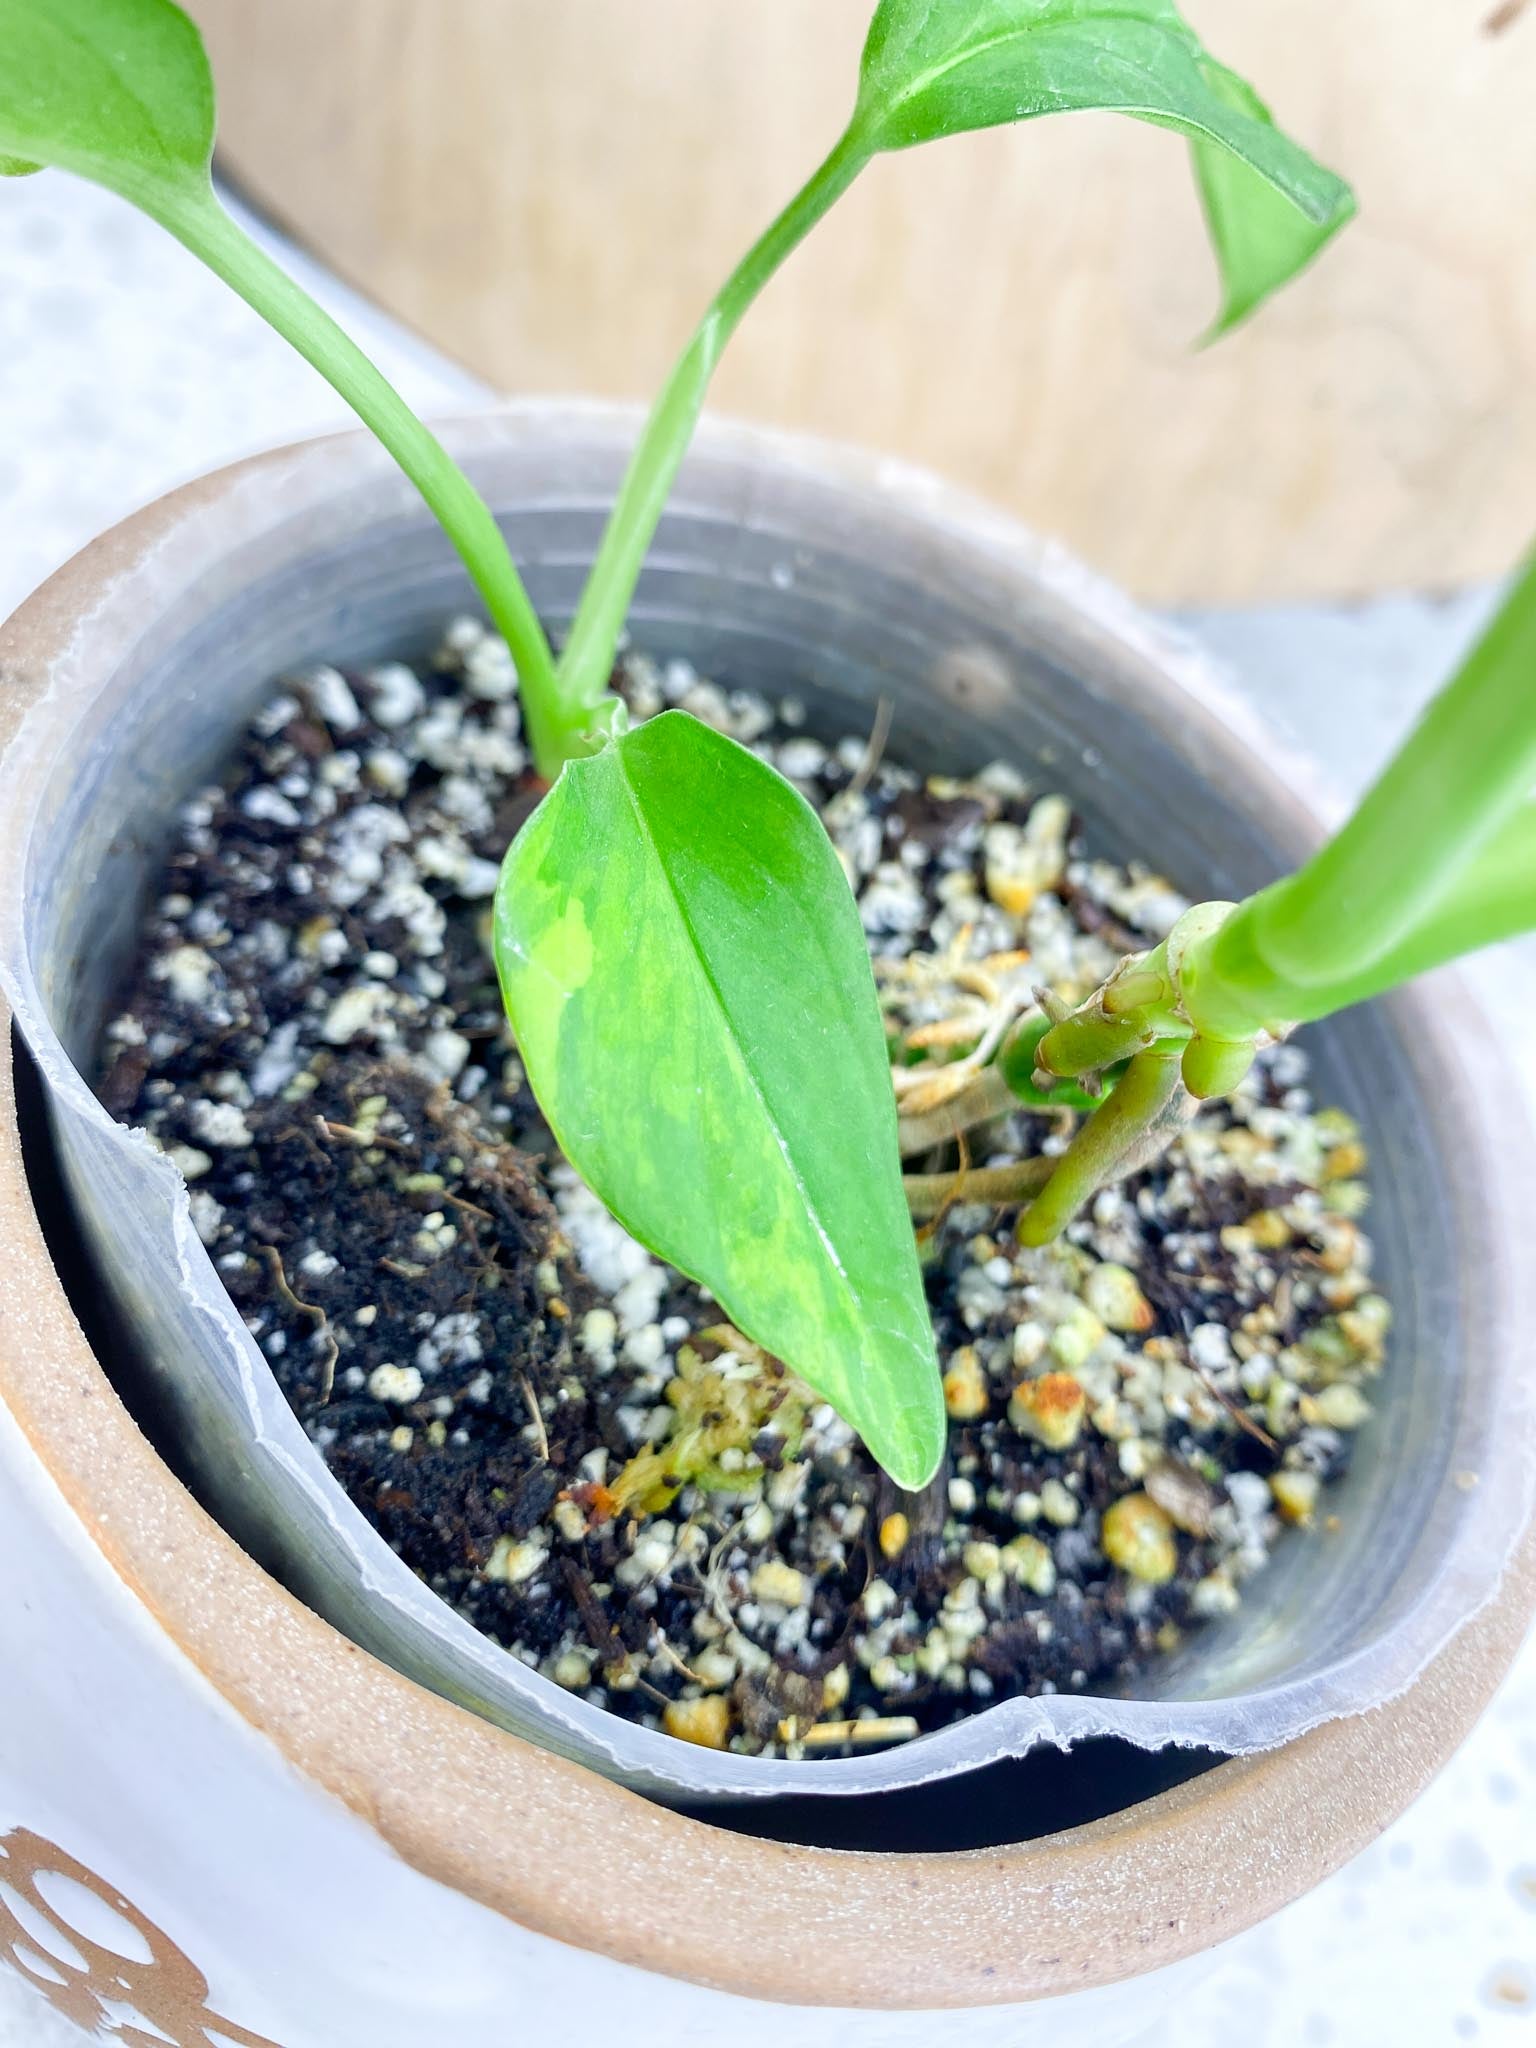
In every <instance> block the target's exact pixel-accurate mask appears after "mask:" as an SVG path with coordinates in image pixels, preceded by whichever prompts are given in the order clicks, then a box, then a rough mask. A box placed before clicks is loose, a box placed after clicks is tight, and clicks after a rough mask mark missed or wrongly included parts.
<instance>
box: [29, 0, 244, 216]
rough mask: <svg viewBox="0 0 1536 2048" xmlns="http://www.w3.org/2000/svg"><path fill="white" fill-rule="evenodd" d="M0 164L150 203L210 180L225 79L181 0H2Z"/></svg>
mask: <svg viewBox="0 0 1536 2048" xmlns="http://www.w3.org/2000/svg"><path fill="white" fill-rule="evenodd" d="M0 52H3V69H0V159H3V160H4V162H5V165H6V168H7V169H9V168H11V167H12V166H17V165H21V166H26V167H28V168H36V167H37V166H40V165H43V164H52V165H54V166H55V167H56V168H58V169H60V170H66V171H75V172H77V173H78V174H79V175H80V176H81V177H85V178H92V179H94V180H95V181H96V183H97V184H100V185H106V186H109V187H110V188H111V189H112V190H113V191H114V192H121V193H122V194H123V195H124V197H125V198H129V199H133V200H136V201H137V202H138V203H139V204H141V205H142V204H144V203H146V202H147V201H148V200H149V199H150V198H151V197H152V196H153V195H154V194H156V193H162V194H163V193H167V192H182V191H185V190H186V189H187V188H188V187H189V186H193V187H195V186H201V185H205V184H206V182H207V178H208V164H209V159H210V158H211V156H212V154H213V130H214V106H213V79H212V77H211V75H210V73H209V70H208V59H207V57H206V56H205V55H204V53H203V44H202V38H201V37H200V36H199V35H198V32H197V30H196V29H195V28H194V27H193V25H192V23H191V22H190V21H189V20H188V19H187V17H186V16H185V15H184V14H183V13H182V11H181V9H180V8H179V7H174V6H172V5H171V0H0Z"/></svg>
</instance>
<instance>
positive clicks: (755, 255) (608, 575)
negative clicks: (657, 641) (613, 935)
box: [560, 127, 869, 701]
mask: <svg viewBox="0 0 1536 2048" xmlns="http://www.w3.org/2000/svg"><path fill="white" fill-rule="evenodd" d="M868 161H869V150H868V148H867V147H866V146H865V145H864V144H863V143H862V142H861V141H860V140H859V139H858V137H857V136H856V134H855V131H854V129H853V128H851V127H850V128H849V129H848V130H847V132H846V133H845V134H844V135H843V136H842V138H841V139H840V141H839V142H838V144H837V146H836V148H835V149H833V150H832V152H831V153H830V155H828V156H827V157H826V158H825V159H824V160H823V162H822V163H821V164H820V165H819V166H818V167H817V169H816V170H815V171H813V172H812V174H811V176H810V177H809V178H808V179H807V180H806V182H805V183H804V184H803V185H802V186H801V188H800V190H799V191H798V192H797V193H796V194H795V196H794V198H793V199H791V201H790V202H789V204H788V206H786V207H785V208H784V210H783V212H782V213H780V214H779V215H778V217H777V218H776V219H775V220H774V221H773V222H772V223H771V224H770V225H769V226H768V227H767V228H766V229H765V230H764V231H763V233H762V234H761V235H760V236H759V237H758V239H757V240H756V241H755V242H754V243H753V244H752V247H751V248H750V249H749V250H748V251H747V253H746V255H745V256H743V258H742V259H741V261H740V263H738V264H737V266H736V268H735V269H734V270H733V271H732V272H731V274H730V276H729V277H728V278H727V279H726V281H725V283H724V284H723V285H722V286H721V288H720V290H719V291H718V292H717V293H716V295H715V297H714V298H713V299H712V300H711V301H710V305H709V310H708V311H707V312H706V313H705V315H704V318H703V319H702V320H701V321H700V322H699V324H698V326H697V327H696V328H695V329H694V332H693V335H692V337H691V338H690V340H689V342H688V346H687V347H686V348H685V349H684V350H683V353H682V354H681V356H679V358H678V360H677V363H676V365H675V367H674V368H673V371H672V374H671V376H670V377H668V379H667V381H666V383H665V385H664V386H663V387H662V390H661V394H660V396H659V397H658V398H657V399H656V402H655V404H654V405H653V406H652V407H651V411H650V414H649V416H648V418H647V419H646V423H645V426H644V427H643V429H642V430H641V434H640V439H639V441H638V442H637V443H636V446H635V450H634V453H633V455H632V456H631V457H630V460H629V467H628V469H627V470H626V471H625V475H624V481H623V483H622V484H621V485H620V486H619V493H618V497H617V498H616V499H615V501H614V507H613V512H612V514H611V515H610V517H609V521H608V525H607V528H606V530H605V531H604V534H603V538H602V541H601V543H600V544H599V547H598V551H597V558H596V560H595V561H594V562H593V564H592V569H591V572H590V574H589V575H588V577H587V581H586V585H585V587H584V589H583V590H582V593H581V600H580V602H579V604H578V605H577V608H576V616H575V618H574V620H573V621H572V623H571V631H570V636H569V638H568V639H567V641H566V643H565V647H564V650H563V652H562V653H561V656H560V675H561V679H562V683H563V685H564V687H565V688H566V689H567V690H568V691H569V692H570V694H571V695H572V696H573V697H574V698H575V699H576V700H578V701H587V700H590V699H591V698H592V697H593V696H594V695H595V693H597V692H598V691H600V690H601V689H602V688H603V687H604V686H605V685H606V682H607V679H608V674H609V671H610V669H611V668H612V666H613V656H614V649H615V648H616V647H617V645H618V642H619V635H620V634H621V633H622V632H623V630H624V620H625V618H626V616H627V615H628V612H629V603H630V599H631V598H632V597H633V596H634V593H635V585H636V583H637V582H638V581H639V577H640V569H641V565H642V563H643V562H644V560H645V556H646V551H647V550H648V548H649V547H650V544H651V541H652V539H653V537H654V535H655V532H656V527H657V524H658V522H659V521H660V518H661V515H662V512H663V510H664V509H665V507H666V503H667V499H668V497H669V496H670V494H671V490H672V485H673V483H674V482H675V480H676V477H677V472H678V470H679V469H680V468H681V466H682V461H683V457H684V456H685V455H686V453H687V452H688V444H689V442H690V441H691V439H692V438H693V430H694V427H695V426H696V425H697V423H698V418H699V414H700V412H701V411H702V410H703V406H704V396H705V393H706V391H707V390H708V388H709V380H710V378H711V377H712V376H713V375H714V371H715V365H716V364H717V363H718V362H719V360H720V358H721V356H722V355H723V354H724V352H725V346H726V343H727V342H728V341H729V340H730V338H731V336H732V335H733V334H734V333H735V331H736V328H737V326H738V325H739V324H740V321H741V318H742V315H743V314H744V313H745V312H746V311H747V308H748V307H749V306H750V305H751V304H752V301H753V300H754V299H755V298H756V297H757V295H758V293H759V292H760V291H761V290H762V289H763V287H764V285H766V284H767V282H768V280H769V279H770V278H771V277H772V276H773V274H774V272H775V271H776V270H777V269H778V268H779V266H780V265H781V264H782V263H783V261H784V259H785V258H786V257H787V256H788V255H789V254H790V253H791V251H793V250H794V249H795V248H797V247H798V246H799V244H800V243H801V242H802V241H803V240H804V239H805V237H806V236H807V235H808V234H809V233H810V231H811V229H812V228H813V227H814V226H815V225H816V223H817V222H818V221H819V220H820V219H821V218H822V216H823V214H825V213H826V212H827V211H828V209H829V208H830V207H831V206H832V205H833V204H834V202H835V201H836V200H838V199H840V198H841V197H842V195H843V193H844V192H846V191H847V189H848V187H849V186H850V185H851V184H852V183H853V181H854V179H855V178H856V177H857V176H858V174H859V172H860V171H861V170H863V168H864V166H865V165H866V164H867V163H868Z"/></svg>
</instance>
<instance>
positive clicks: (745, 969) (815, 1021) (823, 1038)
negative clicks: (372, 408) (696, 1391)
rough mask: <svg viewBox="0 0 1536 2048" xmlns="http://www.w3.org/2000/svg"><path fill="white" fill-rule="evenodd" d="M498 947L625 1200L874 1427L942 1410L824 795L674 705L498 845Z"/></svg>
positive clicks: (564, 1119) (917, 1462) (562, 1121)
mask: <svg viewBox="0 0 1536 2048" xmlns="http://www.w3.org/2000/svg"><path fill="white" fill-rule="evenodd" d="M495 944H496V961H497V966H498V969H499V971H500V975H501V983H502V990H503V993H504V995H505V998H506V1004H507V1010H508V1013H509V1015H510V1016H511V1019H512V1024H513V1028H514V1030H515V1031H516V1033H517V1042H518V1048H519V1051H520V1052H521V1054H522V1057H523V1059H524V1061H525V1063H526V1065H527V1069H528V1075H529V1078H530V1080H531V1081H532V1083H533V1087H534V1090H535V1092H536V1093H537V1095H538V1098H539V1102H540V1104H541V1105H542V1107H543V1110H544V1113H545V1115H546V1116H547V1117H548V1119H549V1122H550V1126H551V1128H552V1129H553V1131H554V1133H555V1136H556V1137H557V1138H558V1140H559V1142H560V1144H561V1146H562V1148H563V1150H564V1151H565V1154H566V1156H567V1158H568V1159H570V1161H571V1162H572V1164H573V1165H574V1166H575V1167H576V1169H577V1171H578V1172H579V1173H581V1174H582V1176H583V1177H584V1179H585V1180H586V1181H587V1183H588V1184H589V1186H590V1187H591V1188H592V1189H593V1190H594V1192H595V1193H596V1194H597V1195H599V1196H600V1197H601V1199H602V1200H603V1201H604V1202H605V1203H606V1204H607V1205H608V1207H609V1209H611V1210H612V1212H613V1214H614V1215H615V1216H616V1217H617V1218H618V1219H619V1221H620V1222H621V1223H622V1224H624V1226H625V1228H626V1229H628V1230H629V1231H631V1232H632V1233H633V1234H634V1235H635V1236H636V1237H638V1238H639V1239H640V1240H641V1241H642V1242H643V1243H644V1244H646V1245H648V1246H649V1247H650V1248H651V1249H652V1250H653V1251H655V1252H656V1253H658V1254H659V1256H660V1257H662V1258H664V1259H666V1260H668V1261H669V1262H670V1263H671V1264H673V1265H675V1266H678V1267H680V1268H681V1269H682V1271H684V1272H685V1273H688V1274H690V1275H691V1276H692V1277H693V1278H694V1279H695V1280H698V1281H700V1282H701V1283H702V1284H703V1285H704V1286H706V1287H707V1288H709V1289H710V1291H711V1292H712V1293H713V1294H714V1295H715V1296H716V1297H717V1298H718V1300H719V1301H720V1303H721V1305H722V1307H723V1308H724V1309H725V1312H726V1313H727V1315H729V1317H730V1318H731V1320H732V1321H733V1322H734V1323H735V1324H736V1326H737V1327H738V1328H739V1329H740V1330H742V1331H743V1332H744V1333H745V1334H746V1335H747V1336H748V1337H750V1338H752V1339H753V1340H754V1341H755V1342H756V1343H758V1344H761V1345H762V1346H763V1347H764V1349H765V1350H768V1351H771V1352H772V1353H774V1354H775V1356H777V1357H779V1358H782V1359H783V1360H784V1362H785V1363H786V1364H787V1365H789V1366H790V1367H791V1368H792V1369H793V1370H794V1371H795V1372H797V1373H798V1374H799V1375H800V1376H801V1377H802V1378H803V1379H804V1380H806V1381H807V1382H808V1383H809V1384H810V1385H811V1386H812V1387H813V1388H814V1389H815V1390H816V1392H817V1393H819V1394H821V1395H822V1396H823V1397H824V1398H825V1399H826V1400H828V1401H830V1402H831V1403H832V1405H833V1406H834V1407H835V1408H836V1409H837V1410H838V1412H839V1413H840V1414H841V1415H842V1416H843V1417H844V1418H845V1419H846V1420H847V1421H848V1422H850V1423H851V1424H852V1425H853V1427H854V1428H855V1429H857V1430H858V1431H859V1432H860V1434H861V1435H862V1436H863V1438H864V1441H865V1443H866V1444H867V1445H868V1447H869V1449H870V1451H871V1453H872V1454H873V1455H874V1457H876V1458H877V1459H878V1460H879V1461H880V1463H881V1464H882V1465H883V1466H884V1467H885V1468H886V1470H887V1471H888V1472H889V1473H890V1474H891V1476H892V1478H893V1479H895V1480H896V1481H897V1482H898V1484H900V1485H902V1486H906V1487H912V1488H916V1487H919V1486H922V1485H925V1484H926V1483H927V1481H928V1480H929V1479H930V1478H932V1476H933V1474H934V1472H935V1470H936V1469H937V1467H938V1464H939V1460H940V1458H941V1456H942V1454H943V1447H944V1440H945V1417H944V1405H943V1398H942V1392H941V1388H940V1384H939V1376H938V1369H937V1364H936V1361H935V1356H934V1342H933V1330H932V1325H931V1323H930V1321H929V1317H928V1311H927V1307H926V1304H925V1302H924V1298H923V1289H922V1282H921V1278H920V1274H919V1269H918V1260H917V1249H916V1245H915V1243H914V1240H913V1236H912V1227H911V1222H910V1219H909V1217H908V1214H907V1208H906V1201H905V1197H904V1195H903V1192H902V1184H901V1168H900V1161H899V1158H898V1154H897V1147H896V1110H895V1102H894V1096H893V1092H892V1088H891V1077H890V1066H889V1061H888V1057H887V1052H886V1046H885V1036H884V1032H883V1030H882V1028H881V1023H880V1014H879V1007H878V1004H877V1002H876V999H875V993H874V981H873V976H872V974H871V970H870V965H869V954H868V950H867V947H866V944H865V939H864V934H863V932H862V930H861V929H860V925H859V919H858V914H857V912H856V910H855V907H854V903H853V898H852V895H851V893H850V891H849V888H848V883H847V881H846V879H845V877H844V875H843V871H842V869H841V867H840V865H839V864H838V860H837V857H836V855H835V854H834V852H833V850H832V847H831V844H830V842H829V841H828V839H827V836H826V833H825V831H824V829H823V827H822V825H821V822H820V820H819V819H818V818H817V816H816V814H815V812H814V811H813V810H812V809H811V808H810V806H809V805H808V804H807V803H806V802H805V801H804V799H803V798H802V797H801V796H800V795H799V794H798V793H797V792H796V791H795V790H794V789H793V788H791V786H790V784H789V783H787V782H786V781H785V780H784V779H783V778H782V777H781V776H779V775H777V774H775V773H774V771H773V770H772V769H771V768H768V767H766V766H765V765H764V764H763V763H762V762H761V761H759V760H757V759H756V757H755V756H753V755H751V754H749V753H748V752H747V751H746V750H745V749H744V748H742V747H739V746H737V745H736V744H735V742H734V741H732V740H727V739H723V738H722V737H721V736H720V735H719V734H718V733H715V732H712V731H711V730H710V729H709V728H708V727H707V726H704V725H701V724H699V723H698V722H697V720H695V719H692V718H690V717H688V716H687V715H686V714H684V713H682V712H666V713H664V714H663V715H662V716H661V717H659V718H655V719H652V720H651V721H650V722H649V723H647V724H645V725H642V726H640V727H639V728H638V729H637V730H635V731H634V732H631V733H628V734H625V735H624V736H623V737H621V738H619V739H616V740H613V741H611V742H610V743H609V744H608V745H607V746H606V747H605V748H604V749H603V751H602V752H601V753H599V754H597V755H594V756H593V757H591V758H590V759H588V760H583V761H571V762H568V763H567V765H566V767H565V769H564V770H563V772H562V773H561V776H560V779H559V781H558V782H557V783H556V785H555V787H554V788H553V790H551V791H550V793H549V795H548V796H547V797H546V798H545V799H544V801H543V803H542V804H540V806H539V808H538V810H537V811H536V812H535V813H534V815H533V817H532V819H530V821H529V822H528V824H527V825H525V826H524V828H523V830H522V831H521V832H520V833H519V835H518V837H517V839H516V840H515V841H514V842H513V844H512V847H511V849H510V851H509V852H508V854H507V858H506V862H505V864H504V866H503V869H502V875H501V882H500V885H499V888H498V891H497V897H496V920H495Z"/></svg>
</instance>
